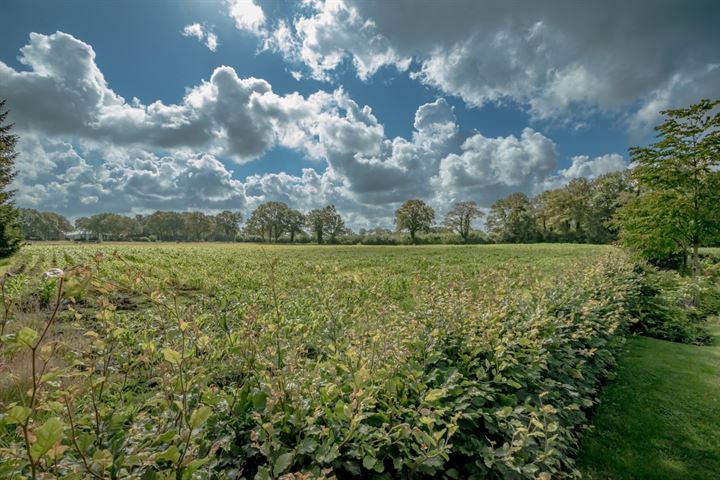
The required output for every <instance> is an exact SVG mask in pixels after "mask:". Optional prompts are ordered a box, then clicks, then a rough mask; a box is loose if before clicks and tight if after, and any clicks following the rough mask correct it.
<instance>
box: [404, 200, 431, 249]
mask: <svg viewBox="0 0 720 480" xmlns="http://www.w3.org/2000/svg"><path fill="white" fill-rule="evenodd" d="M434 221H435V211H434V210H433V209H432V207H430V205H428V204H426V203H425V202H423V201H422V200H407V201H406V202H404V203H403V204H402V205H400V208H398V209H397V210H395V226H396V227H397V229H398V230H400V231H402V230H407V231H408V232H410V238H411V239H412V242H413V243H415V234H416V233H417V232H427V231H428V230H430V227H432V224H433V222H434Z"/></svg>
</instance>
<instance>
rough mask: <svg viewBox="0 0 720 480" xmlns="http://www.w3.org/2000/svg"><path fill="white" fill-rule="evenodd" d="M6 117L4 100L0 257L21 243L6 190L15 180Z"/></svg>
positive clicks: (0, 116) (0, 106) (0, 115)
mask: <svg viewBox="0 0 720 480" xmlns="http://www.w3.org/2000/svg"><path fill="white" fill-rule="evenodd" d="M7 116H8V111H7V110H6V109H5V100H2V101H0V257H7V256H10V255H12V254H13V253H14V252H15V251H17V250H18V248H20V243H21V241H22V234H21V232H20V224H19V219H18V210H17V208H15V204H14V203H13V195H14V194H15V192H13V191H12V190H9V189H8V187H9V185H10V184H11V183H12V181H13V179H14V178H15V158H16V157H17V153H16V152H15V144H17V135H13V134H12V133H10V132H11V130H12V127H13V124H12V123H10V124H6V119H7Z"/></svg>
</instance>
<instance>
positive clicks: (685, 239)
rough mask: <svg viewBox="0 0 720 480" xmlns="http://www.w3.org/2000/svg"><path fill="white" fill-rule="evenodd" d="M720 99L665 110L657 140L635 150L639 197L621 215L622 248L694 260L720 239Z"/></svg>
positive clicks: (696, 267) (695, 268) (695, 266)
mask: <svg viewBox="0 0 720 480" xmlns="http://www.w3.org/2000/svg"><path fill="white" fill-rule="evenodd" d="M718 105H720V100H718V101H710V100H702V101H700V102H698V103H697V104H695V105H692V106H690V107H687V108H679V109H673V110H666V111H663V112H662V113H663V115H665V120H664V121H663V122H662V123H661V124H660V125H658V126H657V127H656V128H655V130H656V131H657V132H658V134H657V137H658V139H659V140H658V141H657V142H655V143H653V144H652V145H650V146H648V147H634V148H631V149H630V153H631V157H632V162H633V165H634V168H633V169H632V174H631V176H632V179H633V180H634V181H635V182H636V183H637V187H638V190H639V194H638V195H637V196H636V197H634V198H633V199H632V200H631V201H630V202H628V203H627V205H625V206H624V207H623V208H621V209H620V210H619V212H618V215H617V218H616V224H617V225H618V226H619V227H620V229H621V240H622V243H623V244H624V245H626V246H628V247H630V248H633V249H635V250H637V251H639V252H641V253H642V254H643V255H644V256H646V257H648V258H651V259H660V260H661V259H663V258H668V257H671V256H673V255H676V254H678V253H679V254H682V255H683V257H685V256H686V255H687V254H688V253H691V256H692V272H693V275H697V274H698V273H699V269H700V263H699V247H700V246H702V245H706V244H711V243H714V242H717V241H718V240H719V239H720V111H719V110H720V109H719V108H718Z"/></svg>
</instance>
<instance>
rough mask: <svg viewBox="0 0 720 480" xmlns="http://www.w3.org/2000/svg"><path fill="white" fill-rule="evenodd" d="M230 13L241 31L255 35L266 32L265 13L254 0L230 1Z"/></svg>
mask: <svg viewBox="0 0 720 480" xmlns="http://www.w3.org/2000/svg"><path fill="white" fill-rule="evenodd" d="M227 3H228V12H229V13H230V16H231V17H232V18H233V19H234V20H235V26H236V27H237V28H238V29H239V30H247V31H249V32H253V33H255V34H261V33H263V32H264V30H263V27H264V25H265V12H263V9H262V8H261V7H260V6H259V5H257V4H256V3H255V2H254V1H253V0H228V2H227Z"/></svg>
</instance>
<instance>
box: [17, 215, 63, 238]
mask: <svg viewBox="0 0 720 480" xmlns="http://www.w3.org/2000/svg"><path fill="white" fill-rule="evenodd" d="M19 213H20V216H19V218H20V228H21V230H22V234H23V237H25V238H27V239H30V240H60V239H62V238H64V236H65V234H66V233H68V232H71V231H72V229H73V226H72V224H71V223H70V222H69V221H68V219H67V218H65V217H64V216H62V215H59V214H57V213H53V212H38V211H37V210H34V209H32V208H21V209H19Z"/></svg>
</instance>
